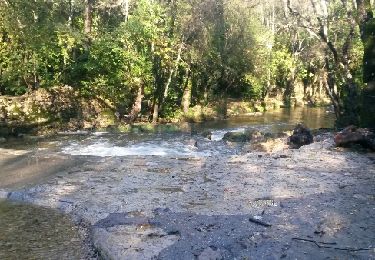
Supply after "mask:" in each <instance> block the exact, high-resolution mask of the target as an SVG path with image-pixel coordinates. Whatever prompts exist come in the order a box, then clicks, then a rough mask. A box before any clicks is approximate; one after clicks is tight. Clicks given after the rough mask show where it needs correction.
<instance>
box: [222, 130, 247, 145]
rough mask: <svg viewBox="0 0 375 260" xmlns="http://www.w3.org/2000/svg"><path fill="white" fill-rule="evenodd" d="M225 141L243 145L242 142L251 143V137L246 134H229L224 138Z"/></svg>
mask: <svg viewBox="0 0 375 260" xmlns="http://www.w3.org/2000/svg"><path fill="white" fill-rule="evenodd" d="M223 140H224V141H228V142H235V143H237V142H238V143H241V142H243V143H244V142H249V141H250V140H251V138H250V136H248V135H247V134H246V133H241V132H227V133H225V135H224V137H223Z"/></svg>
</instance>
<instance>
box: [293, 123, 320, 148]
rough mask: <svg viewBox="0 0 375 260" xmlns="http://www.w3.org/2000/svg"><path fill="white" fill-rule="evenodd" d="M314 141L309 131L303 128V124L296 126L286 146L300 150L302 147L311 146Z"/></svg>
mask: <svg viewBox="0 0 375 260" xmlns="http://www.w3.org/2000/svg"><path fill="white" fill-rule="evenodd" d="M313 141H314V137H313V135H312V134H311V131H310V129H308V128H307V127H305V126H304V125H303V124H298V125H297V126H296V127H295V128H294V130H293V134H292V135H291V136H290V137H289V139H288V144H289V146H290V147H291V148H296V149H298V148H300V147H301V146H303V145H307V144H311V143H312V142H313Z"/></svg>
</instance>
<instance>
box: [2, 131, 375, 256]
mask: <svg viewBox="0 0 375 260" xmlns="http://www.w3.org/2000/svg"><path fill="white" fill-rule="evenodd" d="M80 160H81V163H80V164H79V165H77V166H74V167H72V168H69V169H67V171H61V174H59V176H57V177H54V178H51V179H48V181H46V182H45V183H42V184H39V185H36V186H33V187H29V188H24V189H20V190H16V191H12V192H11V193H10V195H9V198H10V199H13V200H18V201H25V202H30V203H33V204H36V205H42V206H46V207H51V208H57V209H60V210H62V211H64V212H66V213H68V214H71V215H72V216H73V217H74V218H75V219H76V220H84V221H85V222H88V223H89V224H91V229H92V234H93V240H94V244H95V246H96V248H97V249H98V250H99V251H100V252H101V253H102V255H103V256H104V257H106V258H108V259H194V258H198V259H234V258H237V259H279V258H287V259H306V258H307V259H323V258H337V259H343V258H350V259H351V258H354V259H375V252H374V249H373V247H374V236H373V234H374V233H375V219H374V218H373V216H374V215H375V203H374V200H375V197H374V196H375V179H374V178H373V176H374V174H375V166H374V157H373V156H372V155H371V154H369V155H361V154H357V153H353V152H342V151H340V150H337V149H334V145H333V141H332V136H330V137H329V139H324V140H321V141H319V142H316V143H313V144H311V145H306V146H303V147H302V148H301V149H299V150H290V149H287V148H285V149H281V150H280V149H279V150H277V151H276V152H252V153H239V154H223V155H212V156H208V157H201V158H186V157H184V158H170V157H166V156H165V157H160V156H128V157H106V158H97V157H80ZM254 216H257V218H261V219H262V221H265V222H267V223H270V224H272V226H271V227H264V226H261V225H257V224H256V223H253V222H250V221H249V217H254ZM294 238H304V239H310V240H314V241H318V242H325V243H336V244H335V246H330V247H332V248H323V247H321V248H319V247H317V246H316V244H314V243H312V242H306V241H303V240H296V239H294ZM334 247H337V248H339V249H334ZM356 249H363V250H356Z"/></svg>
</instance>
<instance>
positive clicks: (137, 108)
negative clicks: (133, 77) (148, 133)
mask: <svg viewBox="0 0 375 260" xmlns="http://www.w3.org/2000/svg"><path fill="white" fill-rule="evenodd" d="M143 92H144V85H143V83H141V84H139V86H138V91H137V96H136V98H135V101H134V104H133V107H132V110H131V112H130V117H129V123H134V122H135V120H136V119H137V117H138V115H139V113H140V112H141V110H142V100H143V96H144V95H143Z"/></svg>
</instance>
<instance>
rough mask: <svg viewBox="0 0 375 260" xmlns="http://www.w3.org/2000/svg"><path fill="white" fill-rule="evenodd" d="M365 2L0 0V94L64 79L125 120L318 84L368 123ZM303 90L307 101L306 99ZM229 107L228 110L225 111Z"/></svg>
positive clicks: (372, 55) (368, 5)
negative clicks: (97, 99) (110, 107)
mask: <svg viewBox="0 0 375 260" xmlns="http://www.w3.org/2000/svg"><path fill="white" fill-rule="evenodd" d="M373 9H374V1H372V0H299V1H295V0H247V1H244V0H231V1H229V0H65V1H62V0H29V1H24V0H0V94H1V95H12V96H16V95H22V94H25V93H27V92H30V91H33V90H36V89H39V88H45V89H49V88H51V87H54V86H64V85H68V86H71V87H73V88H74V89H75V90H76V91H78V92H79V93H80V95H82V96H84V97H87V98H94V97H96V98H98V97H99V98H101V99H104V100H107V101H109V102H110V103H111V104H112V105H113V107H115V108H116V110H117V111H120V113H121V114H124V115H128V118H129V120H130V121H131V122H132V121H134V120H136V118H137V117H138V116H139V115H140V114H142V113H144V114H150V119H151V120H152V121H153V122H157V121H158V118H159V117H160V116H162V117H174V116H177V115H178V114H186V113H188V111H189V108H191V107H192V106H194V105H198V104H199V105H207V104H209V103H213V102H217V103H224V107H225V103H226V100H227V99H228V98H236V99H241V100H248V101H251V100H253V101H262V100H264V98H265V97H267V95H269V93H270V92H271V91H272V90H274V89H278V90H282V91H283V93H285V100H284V101H285V103H286V104H287V105H292V98H293V93H294V87H295V86H296V84H303V85H304V86H308V85H310V86H314V85H319V86H320V87H322V88H324V91H325V92H326V93H327V95H328V96H329V98H330V101H331V103H332V104H333V106H334V110H335V114H336V117H337V125H342V126H343V125H349V124H355V125H364V126H369V127H375V126H374V124H375V119H374V116H375V105H374V104H375V100H374V97H375V79H374V77H375V76H374V73H375V44H374V42H375V40H374V38H375V21H374V18H373ZM306 98H308V97H306ZM223 113H224V114H225V109H224V111H223Z"/></svg>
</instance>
